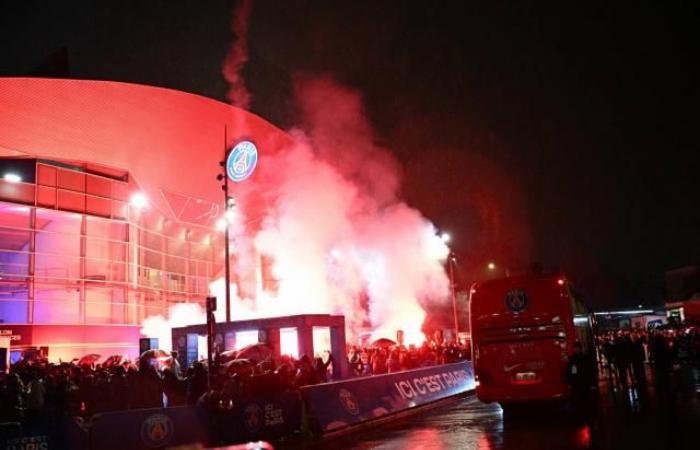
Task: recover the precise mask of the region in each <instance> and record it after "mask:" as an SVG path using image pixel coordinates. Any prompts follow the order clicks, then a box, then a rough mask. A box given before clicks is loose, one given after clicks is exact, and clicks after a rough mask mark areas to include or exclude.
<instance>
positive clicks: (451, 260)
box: [447, 250, 459, 342]
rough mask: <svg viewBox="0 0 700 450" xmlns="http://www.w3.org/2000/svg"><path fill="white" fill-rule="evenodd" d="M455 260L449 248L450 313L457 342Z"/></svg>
mask: <svg viewBox="0 0 700 450" xmlns="http://www.w3.org/2000/svg"><path fill="white" fill-rule="evenodd" d="M456 262H457V257H456V256H455V254H454V252H453V251H451V250H450V254H449V255H448V256H447V264H448V265H449V267H450V290H451V293H452V315H453V316H454V321H455V342H459V320H458V318H457V294H456V293H455V263H456Z"/></svg>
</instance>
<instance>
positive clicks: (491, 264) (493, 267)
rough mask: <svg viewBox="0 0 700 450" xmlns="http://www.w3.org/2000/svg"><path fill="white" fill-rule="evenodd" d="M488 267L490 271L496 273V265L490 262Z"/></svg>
mask: <svg viewBox="0 0 700 450" xmlns="http://www.w3.org/2000/svg"><path fill="white" fill-rule="evenodd" d="M486 267H487V268H488V269H489V270H490V271H494V270H496V263H494V262H490V263H488V265H487V266H486Z"/></svg>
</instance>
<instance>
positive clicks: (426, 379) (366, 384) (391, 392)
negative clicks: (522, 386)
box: [301, 361, 475, 432]
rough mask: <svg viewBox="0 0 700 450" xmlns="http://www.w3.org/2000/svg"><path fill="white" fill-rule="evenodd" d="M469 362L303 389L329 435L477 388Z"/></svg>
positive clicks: (320, 428)
mask: <svg viewBox="0 0 700 450" xmlns="http://www.w3.org/2000/svg"><path fill="white" fill-rule="evenodd" d="M474 387H475V386H474V372H473V369H472V364H471V362H469V361H465V362H460V363H454V364H445V365H441V366H432V367H426V368H422V369H414V370H408V371H404V372H397V373H392V374H386V375H374V376H371V377H365V378H355V379H352V380H345V381H338V382H335V383H326V384H319V385H314V386H308V387H305V388H302V389H301V393H302V397H303V398H304V401H305V402H306V405H307V408H308V413H309V415H310V420H311V421H312V423H313V424H314V425H316V427H317V428H318V429H317V430H314V431H320V432H330V431H334V430H338V429H341V428H344V427H347V426H351V425H356V424H359V423H361V422H365V421H368V420H373V419H377V418H380V417H383V416H386V415H388V414H394V413H398V412H401V411H405V410H408V409H410V408H413V407H416V406H420V405H425V404H427V403H431V402H434V401H437V400H441V399H444V398H447V397H451V396H454V395H457V394H461V393H464V392H467V391H469V390H472V389H474Z"/></svg>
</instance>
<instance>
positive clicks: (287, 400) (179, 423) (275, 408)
mask: <svg viewBox="0 0 700 450" xmlns="http://www.w3.org/2000/svg"><path fill="white" fill-rule="evenodd" d="M301 419H302V407H301V398H300V397H299V394H298V393H296V392H281V393H274V394H267V395H264V396H258V397H256V398H255V399H251V400H248V401H246V402H242V403H241V404H240V405H237V406H234V407H233V408H232V409H231V410H230V411H226V412H217V413H215V414H208V413H207V412H206V411H205V410H204V409H201V408H194V407H185V406H182V407H175V408H155V409H137V410H127V411H119V412H110V413H105V414H98V415H96V416H95V417H94V418H93V420H92V426H91V428H90V448H91V449H100V450H102V449H105V450H111V449H114V450H116V449H120V450H121V449H125V448H128V449H130V450H131V449H142V450H151V449H158V448H165V447H176V446H181V445H188V444H195V443H199V444H207V445H208V444H212V443H223V444H230V443H236V442H244V441H247V440H259V439H275V438H278V437H281V436H286V435H289V434H292V433H294V432H296V431H298V430H299V429H300V428H301V422H302V421H301ZM115 430H117V431H116V432H115Z"/></svg>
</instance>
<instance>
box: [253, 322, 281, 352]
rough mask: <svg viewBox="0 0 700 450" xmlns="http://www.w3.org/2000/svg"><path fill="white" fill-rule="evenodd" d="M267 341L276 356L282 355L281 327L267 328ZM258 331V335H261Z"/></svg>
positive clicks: (265, 330)
mask: <svg viewBox="0 0 700 450" xmlns="http://www.w3.org/2000/svg"><path fill="white" fill-rule="evenodd" d="M260 331H264V332H265V341H264V342H265V343H266V344H267V345H269V346H270V348H271V349H272V352H273V354H274V355H275V357H277V358H279V357H280V355H281V351H282V349H281V343H280V329H279V328H265V329H263V330H260ZM260 331H258V336H259V335H260Z"/></svg>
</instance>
